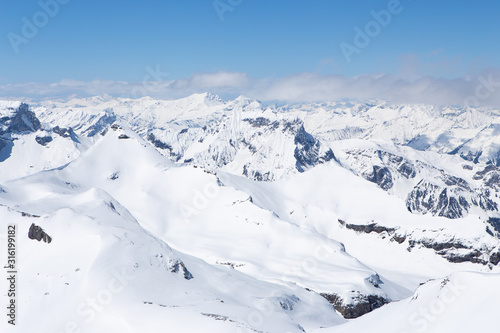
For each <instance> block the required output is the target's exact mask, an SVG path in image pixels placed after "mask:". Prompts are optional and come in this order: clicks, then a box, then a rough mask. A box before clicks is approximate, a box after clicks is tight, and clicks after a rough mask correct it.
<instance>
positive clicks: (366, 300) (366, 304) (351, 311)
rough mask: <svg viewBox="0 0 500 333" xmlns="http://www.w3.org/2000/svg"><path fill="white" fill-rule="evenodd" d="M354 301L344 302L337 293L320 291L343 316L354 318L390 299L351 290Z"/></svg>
mask: <svg viewBox="0 0 500 333" xmlns="http://www.w3.org/2000/svg"><path fill="white" fill-rule="evenodd" d="M352 293H353V294H354V295H353V297H352V298H353V300H354V302H353V303H352V304H344V302H343V301H342V298H340V297H339V296H338V295H337V294H328V293H320V295H321V296H323V297H324V298H325V299H326V300H327V301H328V302H329V303H330V304H331V305H333V307H334V308H335V310H337V311H338V312H339V313H340V314H341V315H342V316H343V317H344V318H346V319H354V318H358V317H361V316H362V315H364V314H367V313H368V312H371V311H373V310H375V309H378V308H380V307H381V306H383V305H385V304H387V303H389V302H390V300H388V299H386V298H384V297H381V296H377V295H362V294H360V293H359V292H357V293H356V292H352Z"/></svg>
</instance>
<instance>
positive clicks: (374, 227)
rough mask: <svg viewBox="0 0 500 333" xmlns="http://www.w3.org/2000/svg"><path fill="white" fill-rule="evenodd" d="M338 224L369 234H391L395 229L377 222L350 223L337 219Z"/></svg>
mask: <svg viewBox="0 0 500 333" xmlns="http://www.w3.org/2000/svg"><path fill="white" fill-rule="evenodd" d="M338 221H339V223H340V225H342V226H344V227H346V228H347V229H350V230H354V231H356V232H362V233H365V234H369V233H371V232H375V233H377V234H380V233H382V232H387V233H388V234H389V235H391V234H393V233H394V231H396V229H394V228H387V227H384V226H381V225H378V224H377V223H370V224H350V223H346V222H345V221H343V220H340V219H339V220H338Z"/></svg>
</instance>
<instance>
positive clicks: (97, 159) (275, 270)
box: [0, 94, 500, 332]
mask: <svg viewBox="0 0 500 333" xmlns="http://www.w3.org/2000/svg"><path fill="white" fill-rule="evenodd" d="M32 111H34V112H32ZM0 112H1V113H0V115H1V117H0V131H1V132H0V156H3V160H2V161H0V221H2V223H4V224H7V223H16V224H17V225H18V230H19V233H18V238H19V242H20V243H19V244H20V248H21V249H22V251H21V252H20V256H21V258H20V261H19V262H20V263H21V264H20V265H21V267H20V272H22V274H20V281H19V283H20V285H19V288H20V290H23V295H22V296H19V301H20V304H23V306H22V307H20V316H19V318H23V317H24V318H34V319H35V320H31V321H21V319H20V321H19V322H20V323H21V322H22V325H25V326H22V327H21V328H22V329H24V330H25V331H34V330H35V329H38V330H41V331H51V332H52V331H55V332H64V331H71V330H74V328H72V327H71V326H72V325H73V326H74V325H76V328H81V329H82V331H83V332H101V331H102V332H104V331H106V332H108V331H113V330H118V331H120V332H121V331H125V332H142V331H151V332H156V331H158V332H159V331H164V330H165V329H167V330H169V331H174V332H175V331H179V332H200V331H203V332H234V331H243V332H247V331H248V332H301V331H307V332H310V331H313V330H319V332H321V331H322V330H321V329H320V328H322V327H334V326H336V328H334V329H335V330H334V331H336V330H337V329H338V330H340V331H343V330H345V331H346V332H360V331H365V330H366V329H367V327H369V326H370V325H373V327H377V328H379V327H382V326H377V325H382V323H384V322H386V321H387V320H389V318H390V317H391V316H397V313H398V311H402V312H405V311H406V312H408V311H409V312H412V311H415V309H417V311H418V308H421V307H422V306H424V307H425V306H426V305H425V304H426V303H425V302H423V301H422V303H418V304H417V305H415V304H416V303H415V302H416V301H410V298H408V297H411V295H412V293H413V292H414V291H415V289H417V288H419V286H420V284H421V283H424V282H426V281H428V280H429V279H438V280H437V281H442V280H443V279H444V277H445V276H448V275H450V274H451V276H450V278H449V279H450V280H454V279H455V280H457V281H458V280H460V281H462V280H463V281H465V282H464V284H466V285H467V286H470V289H471V290H474V289H475V288H476V287H475V284H476V283H477V284H478V285H480V284H482V283H484V284H485V285H490V284H491V288H493V289H492V290H494V292H496V291H495V290H497V289H494V287H493V285H494V283H495V282H494V281H496V280H495V279H497V278H498V277H497V274H498V273H500V237H499V235H500V213H499V211H498V204H499V199H498V191H499V190H500V168H499V167H497V166H496V160H495V149H496V148H495V145H496V143H495V142H496V140H497V139H496V136H497V133H496V132H495V130H494V128H495V125H494V124H495V121H496V119H497V118H498V114H497V111H495V110H487V109H468V108H458V107H432V106H422V105H405V106H398V105H389V104H387V103H385V102H379V101H377V102H374V103H372V104H367V103H364V104H363V103H347V102H343V103H323V104H308V105H292V106H282V107H276V106H264V105H262V104H260V103H259V102H256V101H251V100H249V99H246V98H244V97H239V98H237V99H235V100H233V101H223V100H221V99H220V98H218V97H217V96H215V95H212V94H196V95H192V96H189V97H187V98H184V99H180V100H172V101H161V100H154V99H151V98H142V99H138V100H132V99H113V98H109V97H94V98H89V99H78V100H71V101H44V102H41V103H40V104H39V105H37V106H36V107H35V108H30V107H29V106H27V105H25V104H21V103H20V102H1V103H0ZM479 150H480V151H479ZM469 152H470V153H469ZM471 156H473V157H474V158H471ZM475 157H477V158H475ZM33 223H34V225H33V226H32V224H33ZM37 226H39V227H41V228H43V229H44V230H45V233H46V234H44V233H42V231H41V229H39V228H38V227H37ZM5 230H6V229H5V228H3V229H2V230H1V231H0V235H1V236H2V237H6V234H5ZM28 235H29V236H30V237H31V238H37V237H38V238H40V239H41V240H42V241H41V242H38V241H36V240H33V239H29V238H28ZM47 235H48V236H47ZM49 236H50V240H51V241H50V243H45V242H43V239H45V240H48V239H49ZM461 271H476V272H481V274H479V273H460V272H461ZM117 274H118V276H117ZM120 274H121V275H120ZM129 278H130V279H129ZM125 280H126V281H125ZM110 281H111V282H110ZM120 281H122V282H123V286H120V285H119V284H120ZM490 281H493V282H491V283H490ZM3 283H4V282H3ZM110 283H111V284H110ZM439 283H440V282H439ZM439 283H438V282H430V283H428V284H426V285H424V286H422V287H420V288H419V289H418V290H417V292H416V293H417V294H418V295H419V296H414V298H415V299H421V300H424V299H425V300H426V302H430V303H431V304H434V303H433V302H436V301H435V300H436V299H439V297H441V295H442V291H440V290H438V287H437V285H438V284H439ZM443 283H445V282H443ZM117 284H118V285H117ZM110 285H111V287H110ZM1 287H2V289H3V290H5V288H3V286H1ZM120 287H124V288H120ZM118 289H119V290H120V291H119V292H114V290H118ZM476 292H477V293H479V291H474V293H476ZM483 295H484V302H485V305H488V306H493V307H495V306H496V305H495V304H496V303H495V301H494V298H492V297H490V296H488V295H487V294H483ZM3 298H4V299H5V300H6V296H5V295H3ZM471 298H472V294H467V295H465V294H464V301H463V302H460V303H459V305H457V306H458V307H460V309H461V310H460V311H464V312H466V311H476V312H477V313H479V311H480V309H481V307H480V306H479V305H477V304H476V303H474V302H470V304H471V305H469V303H468V302H469V300H470V299H471ZM89 299H90V301H89ZM92 299H94V300H95V299H97V301H96V302H97V304H91V303H89V302H92ZM64 300H68V301H67V302H65V301H64ZM400 300H401V301H400ZM397 301H399V302H397ZM387 303H392V304H387ZM414 303H415V304H414ZM52 304H57V306H52ZM82 304H83V305H82ZM457 304H458V303H457ZM470 306H477V309H476V308H474V309H472V308H470ZM378 308H382V309H381V310H375V309H378ZM39 309H45V310H43V311H41V310H39ZM373 310H375V311H374V312H373V314H368V315H366V316H363V318H362V320H354V321H352V322H349V323H347V324H344V323H345V322H346V320H345V319H344V318H356V317H359V316H362V315H365V314H366V313H368V312H371V311H373ZM52 311H56V312H57V311H58V313H61V316H60V317H59V318H58V319H55V320H54V319H51V316H50V313H52ZM485 311H487V310H485ZM476 312H473V313H476ZM342 317H344V318H342ZM364 318H369V319H364ZM438 318H440V317H439V316H438ZM450 318H451V317H450ZM417 319H418V318H417ZM459 319H460V318H459ZM450 320H451V319H449V318H448V317H446V318H445V317H443V319H442V320H441V319H438V320H437V321H436V323H433V324H432V325H436V326H432V325H430V326H429V327H432V329H435V330H438V329H441V331H442V332H451V331H452V329H453V328H454V326H453V325H454V324H452V323H451V322H450ZM477 320H479V319H473V320H472V321H477ZM459 321H460V320H459ZM438 322H439V323H438ZM399 324H401V325H399ZM406 324H407V322H405V323H402V322H401V323H400V322H398V325H399V326H398V325H396V326H395V327H398V328H400V331H401V330H403V331H404V330H408V332H411V331H412V329H413V330H414V331H415V329H417V330H418V329H419V327H420V326H419V327H411V326H405V325H406ZM67 325H69V326H67ZM410 325H412V324H411V323H410ZM420 325H422V323H421V322H420ZM484 325H486V324H484ZM457 327H458V326H457ZM478 327H479V326H478ZM484 328H485V329H486V328H487V326H484ZM380 331H382V330H380ZM486 331H487V330H486ZM326 332H328V331H327V330H326Z"/></svg>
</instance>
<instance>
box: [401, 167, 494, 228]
mask: <svg viewBox="0 0 500 333" xmlns="http://www.w3.org/2000/svg"><path fill="white" fill-rule="evenodd" d="M443 181H444V182H445V183H446V185H448V186H449V187H442V186H438V185H435V184H431V183H430V182H428V181H425V180H421V181H420V182H419V183H418V184H417V185H416V186H415V187H414V188H413V190H412V191H411V192H410V193H409V194H408V197H407V199H406V207H407V208H408V210H409V211H410V212H419V213H421V214H426V213H431V214H432V215H437V216H443V217H446V218H449V219H456V218H460V217H463V216H464V215H465V213H467V212H468V211H469V208H470V206H471V205H474V206H478V207H481V208H482V209H484V210H488V211H497V210H498V206H497V204H496V203H495V202H494V201H493V200H491V199H490V198H488V196H489V192H487V191H485V192H483V193H477V192H475V191H473V190H471V189H470V188H469V186H468V184H467V182H466V181H465V180H463V179H461V178H457V177H452V176H448V177H443ZM468 196H469V197H471V199H470V201H469V200H467V199H466V197H468Z"/></svg>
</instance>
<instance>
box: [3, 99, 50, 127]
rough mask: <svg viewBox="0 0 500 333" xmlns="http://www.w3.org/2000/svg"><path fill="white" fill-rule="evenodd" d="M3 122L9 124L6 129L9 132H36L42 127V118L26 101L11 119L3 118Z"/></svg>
mask: <svg viewBox="0 0 500 333" xmlns="http://www.w3.org/2000/svg"><path fill="white" fill-rule="evenodd" d="M2 122H3V124H4V125H8V128H7V130H6V131H5V132H8V133H21V132H36V131H38V130H39V129H40V128H41V127H42V125H41V124H40V120H38V118H37V117H36V115H35V113H34V112H33V111H30V110H29V106H28V104H26V103H21V105H19V107H18V108H17V110H16V111H15V113H14V115H13V116H12V117H11V118H10V119H9V118H7V119H6V118H2Z"/></svg>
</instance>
